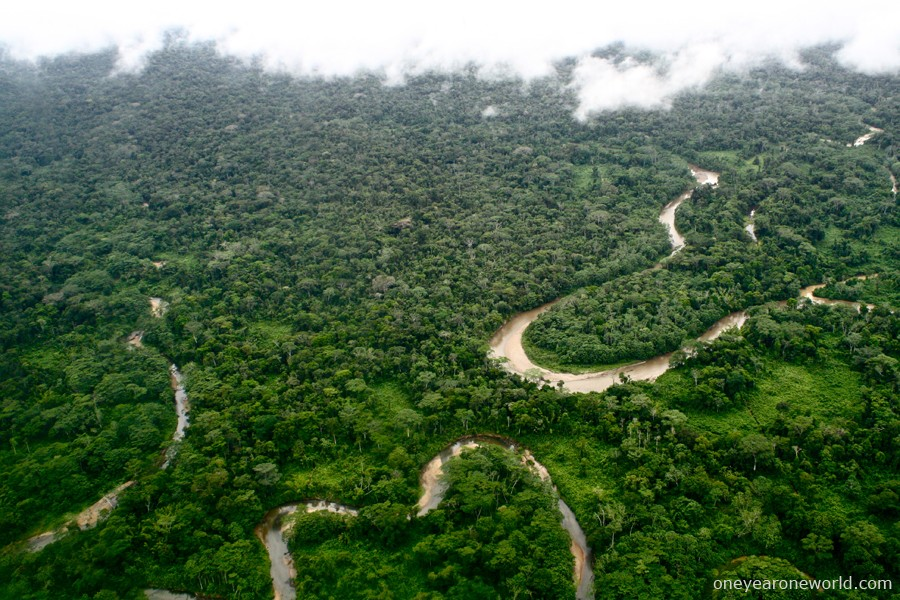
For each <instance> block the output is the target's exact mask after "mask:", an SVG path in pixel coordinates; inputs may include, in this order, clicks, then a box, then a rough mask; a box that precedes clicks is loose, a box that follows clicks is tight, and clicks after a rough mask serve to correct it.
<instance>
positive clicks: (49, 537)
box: [27, 298, 191, 593]
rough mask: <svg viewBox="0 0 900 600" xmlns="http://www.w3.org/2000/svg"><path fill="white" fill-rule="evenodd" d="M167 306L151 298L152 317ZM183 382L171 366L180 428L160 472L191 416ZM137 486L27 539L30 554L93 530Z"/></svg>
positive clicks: (137, 341) (137, 335) (132, 342)
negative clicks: (80, 531) (73, 533)
mask: <svg viewBox="0 0 900 600" xmlns="http://www.w3.org/2000/svg"><path fill="white" fill-rule="evenodd" d="M168 306H169V303H168V302H166V301H165V300H163V299H162V298H150V314H151V315H153V316H154V317H156V318H162V316H163V314H165V311H166V309H167V308H168ZM143 337H144V332H143V331H134V332H132V333H131V334H130V335H129V336H128V338H127V339H126V343H127V344H128V345H129V347H130V348H132V349H135V348H142V347H143V344H142V343H141V341H142V339H143ZM183 379H184V377H183V376H182V374H181V371H179V370H178V367H177V366H175V365H174V364H170V365H169V381H170V383H171V386H172V391H173V392H174V393H175V413H176V415H178V424H177V425H176V426H175V432H174V433H173V434H172V441H173V442H176V443H175V444H173V445H171V446H169V448H168V449H166V452H165V460H164V461H163V463H162V465H161V466H160V468H161V469H166V468H168V467H169V465H170V464H171V462H172V459H173V458H175V455H176V454H177V453H178V445H177V442H180V441H181V440H182V439H184V431H185V429H187V427H188V425H189V420H188V414H189V412H190V408H191V405H190V402H189V401H188V395H187V392H186V391H185V390H184V382H183ZM134 483H135V482H134V481H126V482H125V483H123V484H122V485H120V486H119V487H117V488H116V489H114V490H113V491H111V492H109V493H108V494H106V495H104V496H103V497H102V498H101V499H100V500H98V501H97V502H95V503H94V504H92V505H91V506H89V507H87V508H86V509H84V510H83V511H81V512H80V513H78V515H76V516H75V518H74V519H73V520H72V521H69V522H68V523H66V524H64V525H63V526H62V527H60V528H59V529H55V530H53V531H45V532H44V533H41V534H38V535H36V536H33V537H30V538H28V541H27V544H28V545H27V548H28V550H29V551H30V552H38V551H39V550H43V549H44V548H46V547H47V546H48V545H50V544H52V543H53V542H55V541H56V540H58V539H59V538H60V537H61V536H62V535H63V534H65V533H67V532H68V531H69V529H70V527H72V526H73V525H77V526H78V528H79V529H90V528H91V527H96V525H97V523H99V522H100V521H102V520H104V519H105V518H106V517H107V516H109V512H110V511H112V510H113V509H114V508H115V507H116V506H118V503H119V494H120V493H121V492H122V491H123V490H125V489H126V488H129V487H131V486H132V485H134ZM151 591H153V592H155V593H157V592H158V593H162V592H163V590H151Z"/></svg>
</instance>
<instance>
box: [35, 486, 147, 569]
mask: <svg viewBox="0 0 900 600" xmlns="http://www.w3.org/2000/svg"><path fill="white" fill-rule="evenodd" d="M134 483H135V482H134V481H126V482H125V483H123V484H122V485H120V486H119V487H117V488H116V489H114V490H113V491H111V492H110V493H108V494H106V495H104V496H103V497H102V498H100V499H99V500H98V501H97V502H95V503H93V504H92V505H90V506H88V507H87V508H86V509H84V510H83V511H81V512H80V513H78V514H77V515H75V518H74V519H72V520H71V521H69V522H68V523H66V524H65V525H63V526H62V527H60V528H59V529H56V530H54V531H46V532H44V533H42V534H40V535H36V536H34V537H31V538H28V551H29V552H37V551H39V550H43V549H44V548H46V547H47V546H49V545H50V544H52V543H53V542H55V541H56V540H58V539H59V538H60V537H61V536H62V535H64V534H65V533H67V532H68V531H69V529H70V528H71V527H78V529H82V530H84V529H91V528H92V527H96V526H97V523H99V522H100V521H103V520H105V519H106V518H107V517H108V516H109V513H110V512H111V511H112V510H113V509H115V508H116V507H117V506H118V505H119V494H121V493H122V492H123V491H125V490H126V489H128V488H130V487H131V486H133V485H134Z"/></svg>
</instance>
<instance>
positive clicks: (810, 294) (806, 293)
mask: <svg viewBox="0 0 900 600" xmlns="http://www.w3.org/2000/svg"><path fill="white" fill-rule="evenodd" d="M877 276H878V275H860V276H858V277H851V278H850V279H861V280H866V279H869V278H870V277H877ZM844 281H849V279H845V280H844ZM844 281H842V282H841V283H844ZM826 285H827V284H825V283H817V284H815V285H808V286H806V287H805V288H803V289H802V290H800V297H801V298H806V299H807V300H809V301H810V302H812V303H813V304H824V305H826V306H848V307H850V308H852V309H854V310H856V312H859V311H861V310H862V307H863V304H862V303H861V302H851V301H849V300H832V299H830V298H819V297H818V296H816V295H815V293H814V292H815V291H816V290H818V289H821V288H823V287H825V286H826ZM865 306H866V308H868V309H869V310H872V309H874V308H875V305H874V304H866V305H865Z"/></svg>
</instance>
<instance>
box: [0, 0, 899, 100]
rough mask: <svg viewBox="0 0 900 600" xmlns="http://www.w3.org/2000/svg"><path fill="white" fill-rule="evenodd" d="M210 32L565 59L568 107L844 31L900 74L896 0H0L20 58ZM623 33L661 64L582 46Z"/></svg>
mask: <svg viewBox="0 0 900 600" xmlns="http://www.w3.org/2000/svg"><path fill="white" fill-rule="evenodd" d="M173 28H181V29H183V30H184V31H186V32H187V34H188V37H189V39H191V40H196V41H201V40H204V41H205V40H213V41H215V42H216V44H217V47H218V48H219V50H220V51H221V52H223V53H226V54H230V55H235V56H238V57H241V58H246V59H249V58H254V57H255V58H257V59H259V60H261V61H262V63H263V64H264V65H266V66H267V67H268V68H270V69H273V70H280V71H288V72H292V73H296V74H298V75H309V74H317V75H325V76H332V75H352V74H354V73H356V72H358V71H359V70H370V71H376V72H378V73H381V74H382V75H383V76H384V78H385V81H386V82H387V83H389V84H402V82H403V79H404V76H405V75H407V74H411V73H416V72H421V71H424V70H428V69H442V70H453V69H456V68H458V67H460V66H463V65H465V64H467V63H475V64H477V65H479V66H480V72H481V73H482V75H483V76H485V77H498V76H504V75H516V76H520V77H524V78H526V79H530V78H534V77H540V76H543V75H548V74H550V73H552V72H553V66H552V65H553V63H554V61H558V60H560V59H562V58H568V57H572V58H575V59H576V61H577V63H576V68H575V70H574V72H573V80H572V83H571V85H572V86H573V88H574V89H575V91H576V93H577V95H578V98H579V100H580V105H579V107H578V110H577V111H576V116H577V117H579V118H585V117H586V116H588V115H590V114H592V113H594V112H597V111H602V110H607V109H612V108H617V107H620V106H636V107H644V108H657V107H666V106H667V105H668V103H669V102H670V101H671V98H672V97H673V96H674V95H675V94H677V93H678V92H679V91H682V90H685V89H689V88H695V87H700V86H702V85H703V84H705V83H706V82H707V81H709V79H710V78H711V77H712V76H713V75H714V74H715V73H716V72H717V71H718V70H719V69H731V70H739V69H743V68H746V67H747V66H748V65H752V64H754V63H756V62H758V61H760V60H763V59H765V58H767V57H776V58H779V59H781V60H783V61H784V62H786V63H787V64H798V63H797V59H796V56H797V54H796V53H797V50H798V49H799V48H802V47H807V46H811V45H815V44H821V43H829V42H837V43H840V44H842V45H843V46H842V49H841V50H840V52H839V55H838V57H839V59H840V60H841V62H842V63H844V64H845V65H847V66H849V67H852V68H854V69H858V70H860V71H862V72H865V73H872V74H877V73H880V74H900V2H897V1H893V0H857V1H854V2H849V1H848V0H816V1H808V0H778V1H775V0H755V1H754V2H752V3H750V2H744V3H737V2H722V0H716V1H711V0H685V1H682V2H671V1H670V2H660V1H656V0H654V1H650V0H620V1H618V2H611V1H609V0H604V1H602V2H598V1H591V0H577V1H576V0H552V1H544V2H539V3H538V2H534V1H533V0H531V1H529V0H518V1H515V2H511V1H506V0H503V1H491V0H454V1H453V2H440V1H431V2H429V1H428V0H370V1H368V2H363V1H359V0H353V1H351V0H329V1H326V0H317V1H316V2H309V1H305V0H300V1H295V2H289V1H286V0H253V1H252V2H250V1H246V0H245V1H242V2H237V1H233V0H215V1H210V0H154V1H153V2H143V3H142V2H136V3H128V2H122V1H121V0H115V1H112V0H79V1H78V2H72V1H71V0H68V1H65V2H62V1H59V0H29V2H21V3H19V4H15V5H12V6H7V7H5V8H4V10H3V15H2V18H0V44H2V45H3V46H5V47H6V50H7V52H8V53H10V54H11V55H12V56H14V57H16V58H24V59H34V58H36V57H39V56H52V55H56V54H60V53H65V52H72V51H75V52H89V51H93V50H99V49H103V48H108V47H109V46H111V45H115V46H117V47H118V48H119V53H120V68H122V69H126V70H133V69H139V68H140V65H141V60H142V57H143V56H145V55H146V53H147V52H149V51H152V50H153V49H155V48H158V47H159V46H160V45H161V43H162V38H163V32H165V31H166V30H170V29H173ZM616 42H621V43H624V44H625V45H626V46H628V47H629V48H632V47H633V48H637V49H643V50H651V51H653V52H657V53H659V54H660V55H661V56H663V57H664V59H663V61H662V62H663V64H665V69H663V70H660V69H659V68H655V67H651V66H648V65H647V64H641V63H638V62H628V61H626V62H625V63H621V64H613V63H611V62H609V61H606V60H603V59H600V58H597V57H592V56H591V51H592V50H595V49H597V48H600V47H603V46H606V45H608V44H611V43H616Z"/></svg>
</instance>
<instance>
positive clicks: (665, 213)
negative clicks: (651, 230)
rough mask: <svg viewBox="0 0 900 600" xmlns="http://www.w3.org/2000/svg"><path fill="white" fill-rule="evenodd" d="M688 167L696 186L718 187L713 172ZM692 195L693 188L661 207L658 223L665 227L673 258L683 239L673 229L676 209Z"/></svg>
mask: <svg viewBox="0 0 900 600" xmlns="http://www.w3.org/2000/svg"><path fill="white" fill-rule="evenodd" d="M689 166H690V168H691V175H693V176H694V179H696V180H697V184H698V185H706V184H709V185H711V186H717V185H719V174H718V173H716V172H715V171H706V170H704V169H701V168H700V167H698V166H695V165H689ZM693 193H694V188H691V189H689V190H687V191H686V192H684V193H683V194H682V195H680V196H678V197H677V198H675V199H674V200H672V201H671V202H669V203H668V204H666V205H665V206H664V207H663V209H662V212H660V213H659V222H660V223H662V224H663V225H665V226H666V229H668V230H669V240H670V241H671V242H672V253H671V254H670V255H669V256H675V255H676V254H678V253H679V252H680V251H681V249H682V248H684V245H685V240H684V237H683V236H682V235H681V234H680V233H678V230H677V229H676V228H675V211H676V210H678V207H679V206H681V204H682V203H683V202H684V201H685V200H687V199H688V198H690V197H691V194H693Z"/></svg>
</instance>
